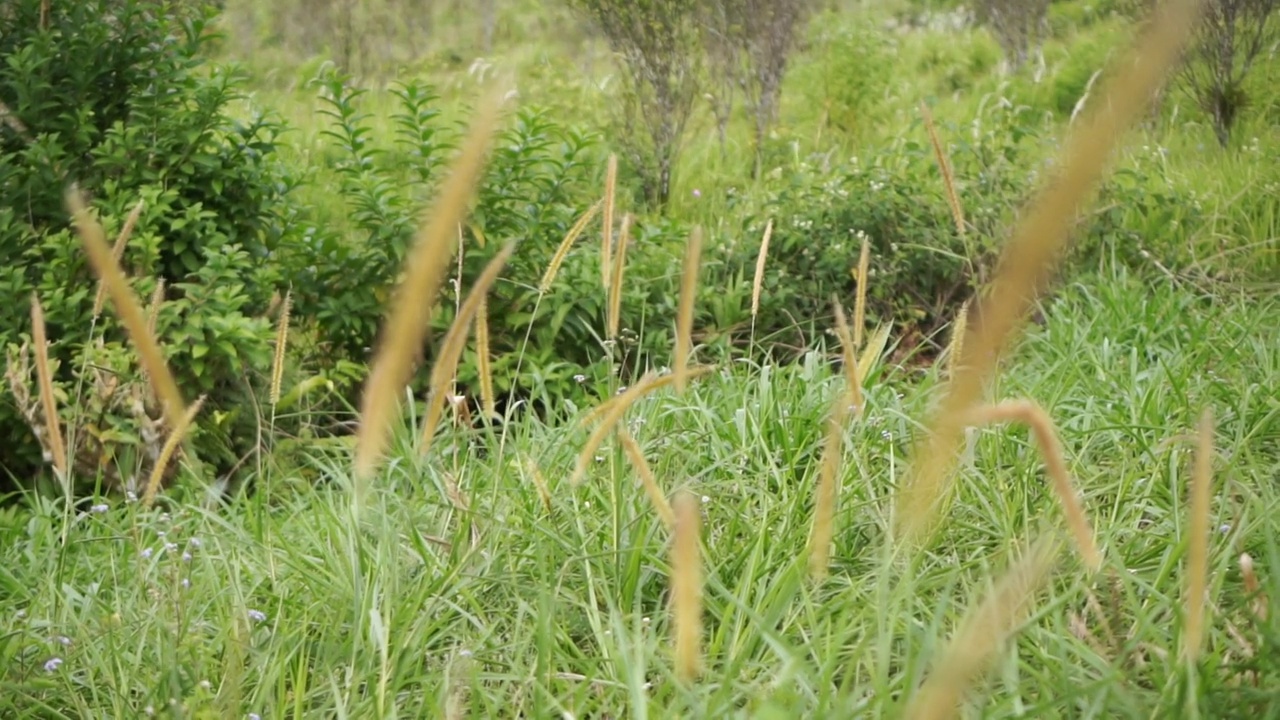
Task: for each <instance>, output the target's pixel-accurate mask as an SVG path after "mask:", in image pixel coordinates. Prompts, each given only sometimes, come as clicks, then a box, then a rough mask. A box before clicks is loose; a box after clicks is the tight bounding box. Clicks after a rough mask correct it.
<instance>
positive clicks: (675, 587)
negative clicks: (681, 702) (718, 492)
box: [671, 490, 702, 682]
mask: <svg viewBox="0 0 1280 720" xmlns="http://www.w3.org/2000/svg"><path fill="white" fill-rule="evenodd" d="M701 525H702V516H701V511H700V508H699V507H698V499H697V498H696V497H694V495H693V493H691V492H689V491H688V490H683V491H681V492H680V494H679V495H677V496H676V501H675V541H674V542H673V543H672V547H671V600H672V606H673V608H672V609H673V611H674V612H673V615H674V625H675V628H674V629H675V660H676V677H677V678H679V680H680V681H681V682H690V681H692V680H694V679H695V678H696V677H697V676H698V674H699V673H700V672H701V671H702V559H701V557H700V556H699V548H698V540H699V537H700V536H701Z"/></svg>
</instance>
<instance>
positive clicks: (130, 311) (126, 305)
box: [67, 188, 187, 428]
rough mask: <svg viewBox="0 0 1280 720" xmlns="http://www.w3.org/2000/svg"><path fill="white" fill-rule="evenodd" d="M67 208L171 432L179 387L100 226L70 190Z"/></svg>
mask: <svg viewBox="0 0 1280 720" xmlns="http://www.w3.org/2000/svg"><path fill="white" fill-rule="evenodd" d="M67 206H68V207H69V208H70V209H71V214H72V218H73V221H74V222H75V225H76V230H77V231H78V232H79V233H80V239H81V240H82V241H83V243H84V249H85V252H86V253H87V254H88V255H89V262H90V264H92V265H93V269H94V272H96V273H97V274H98V278H99V279H100V280H101V281H102V283H103V284H104V285H106V287H107V292H108V293H109V294H110V295H111V302H112V303H113V304H114V305H115V308H116V313H117V314H118V315H119V316H120V321H121V322H122V323H123V324H124V326H125V329H126V330H127V331H128V332H129V339H130V340H131V341H132V342H133V347H134V349H135V350H136V351H137V353H138V360H139V361H140V362H141V363H142V369H143V371H144V372H145V373H146V375H147V378H148V379H149V380H150V382H151V386H152V389H153V391H154V392H155V395H156V398H157V399H158V400H159V401H160V405H161V407H162V408H163V410H164V416H165V421H166V423H167V424H168V426H169V427H170V428H176V427H178V424H179V423H181V422H182V419H183V417H184V416H186V414H187V405H186V403H185V402H183V400H182V393H181V392H179V390H178V383H177V381H175V380H174V379H173V373H171V372H170V371H169V365H168V363H166V362H165V359H164V354H163V353H162V352H161V351H160V344H159V343H158V342H156V338H155V335H153V334H152V333H151V332H149V331H148V330H147V319H146V316H145V315H144V314H143V312H142V306H141V305H139V304H138V298H137V296H136V295H134V293H133V289H132V288H130V287H129V281H128V280H127V279H126V278H125V276H124V273H123V272H122V271H121V270H120V264H119V263H118V262H116V259H115V257H113V256H112V254H111V248H109V247H107V241H106V239H105V238H104V237H103V231H102V225H101V224H99V223H98V221H97V220H96V219H94V218H93V216H92V215H90V213H89V209H88V207H87V204H86V203H85V200H84V197H83V196H82V195H81V193H80V191H79V190H77V189H75V188H72V189H71V190H70V191H68V192H67Z"/></svg>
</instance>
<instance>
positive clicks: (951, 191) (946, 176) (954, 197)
mask: <svg viewBox="0 0 1280 720" xmlns="http://www.w3.org/2000/svg"><path fill="white" fill-rule="evenodd" d="M920 116H921V117H923V118H924V127H925V129H926V130H928V131H929V143H930V144H932V145H933V156H934V158H936V159H937V161H938V170H939V171H940V172H941V173H942V184H943V186H944V189H945V190H946V191H947V204H948V205H950V206H951V218H952V219H953V220H955V223H956V234H957V235H959V236H960V237H964V234H965V225H964V208H963V207H962V206H961V205H960V196H959V195H958V194H956V179H955V175H954V174H953V173H952V172H951V161H950V160H948V159H947V151H946V149H944V148H943V147H942V140H940V139H939V138H938V128H936V127H935V126H934V124H933V113H931V112H929V106H928V105H927V104H926V103H923V102H922V103H920Z"/></svg>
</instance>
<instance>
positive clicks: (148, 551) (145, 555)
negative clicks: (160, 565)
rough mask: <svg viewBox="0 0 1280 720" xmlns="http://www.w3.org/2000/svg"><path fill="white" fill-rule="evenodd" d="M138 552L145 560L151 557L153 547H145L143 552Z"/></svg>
mask: <svg viewBox="0 0 1280 720" xmlns="http://www.w3.org/2000/svg"><path fill="white" fill-rule="evenodd" d="M138 554H139V555H141V556H142V559H143V560H149V559H150V558H151V548H143V549H142V552H140V553H138Z"/></svg>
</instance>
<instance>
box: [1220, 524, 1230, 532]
mask: <svg viewBox="0 0 1280 720" xmlns="http://www.w3.org/2000/svg"><path fill="white" fill-rule="evenodd" d="M1218 532H1220V533H1222V534H1223V535H1226V534H1227V533H1229V532H1231V525H1229V524H1227V523H1223V525H1222V527H1220V528H1218Z"/></svg>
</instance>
